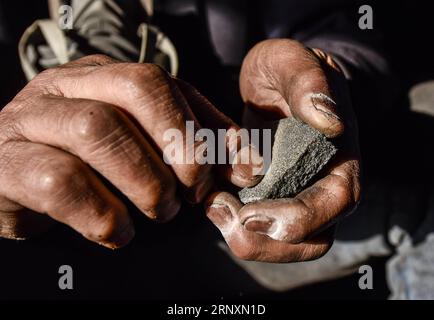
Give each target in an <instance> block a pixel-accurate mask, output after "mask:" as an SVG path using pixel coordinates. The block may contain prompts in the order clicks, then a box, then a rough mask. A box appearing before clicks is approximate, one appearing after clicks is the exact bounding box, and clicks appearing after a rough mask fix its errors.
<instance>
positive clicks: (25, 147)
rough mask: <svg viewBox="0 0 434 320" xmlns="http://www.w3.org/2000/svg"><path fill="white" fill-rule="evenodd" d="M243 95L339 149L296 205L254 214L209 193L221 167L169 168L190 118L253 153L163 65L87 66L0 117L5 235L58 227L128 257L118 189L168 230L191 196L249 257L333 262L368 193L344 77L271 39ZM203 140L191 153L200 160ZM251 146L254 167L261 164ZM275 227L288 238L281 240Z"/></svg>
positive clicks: (240, 172) (47, 75)
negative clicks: (329, 258) (171, 151)
mask: <svg viewBox="0 0 434 320" xmlns="http://www.w3.org/2000/svg"><path fill="white" fill-rule="evenodd" d="M240 88H241V95H242V97H243V99H244V101H245V103H246V106H247V107H248V108H249V110H254V112H255V113H260V114H261V117H263V118H270V119H273V118H274V119H277V118H282V117H296V118H298V119H300V120H302V121H304V122H306V123H307V124H309V125H311V126H312V127H314V128H316V129H318V130H320V131H321V132H323V133H324V134H326V135H327V136H328V137H330V138H338V139H339V143H340V144H341V149H340V151H339V154H338V156H336V157H335V158H334V161H333V163H332V164H331V165H330V166H329V167H328V168H327V170H325V174H324V176H323V177H322V178H321V179H320V180H319V181H317V182H316V183H315V184H313V185H312V186H310V187H309V188H308V189H306V190H304V191H303V192H301V193H300V194H299V195H297V196H296V197H295V198H293V199H282V200H274V201H273V200H267V201H261V202H257V203H252V204H248V205H246V206H244V207H243V206H242V204H241V203H240V202H239V200H238V199H237V198H236V197H235V196H234V195H231V194H230V193H228V192H223V191H222V192H215V193H213V194H212V195H210V196H209V193H210V191H211V190H212V189H213V188H215V187H214V179H213V172H212V166H211V165H209V164H204V165H200V164H198V163H193V164H174V165H171V166H168V165H166V164H165V163H164V161H163V159H162V153H163V150H164V148H165V147H166V146H167V144H168V143H169V142H167V141H165V139H163V135H164V132H165V131H166V130H168V129H173V128H176V129H179V130H180V131H181V132H182V133H183V139H184V140H185V139H186V137H185V135H186V134H187V132H186V122H187V121H193V122H194V126H195V129H196V130H197V129H199V128H201V127H204V128H210V129H214V130H216V129H235V130H228V131H227V132H228V136H227V137H226V140H227V141H228V143H227V144H226V147H227V149H228V153H229V154H232V155H235V159H236V158H237V154H239V153H241V152H244V151H245V150H240V149H239V146H238V145H237V144H236V143H235V144H234V143H230V141H232V140H233V139H232V138H233V137H231V136H229V135H230V134H233V133H234V132H236V131H237V130H239V127H238V126H237V125H236V124H235V123H234V122H233V121H231V120H230V119H229V118H227V117H226V116H224V115H223V114H222V113H221V112H219V111H218V110H217V109H216V108H214V107H213V106H212V105H211V104H210V103H209V102H208V101H207V100H206V99H205V98H204V97H203V96H201V95H200V94H199V93H198V92H197V91H196V90H195V89H194V88H192V87H191V86H190V85H188V84H186V83H184V82H182V81H180V80H178V79H173V78H171V77H170V76H169V75H168V74H167V73H165V72H164V71H163V70H162V69H160V68H159V67H156V66H155V65H150V64H130V63H119V62H117V61H114V60H112V59H110V58H108V57H105V56H89V57H86V58H83V59H80V60H77V61H75V62H72V63H68V64H66V65H63V66H60V67H58V68H55V69H51V70H47V71H45V72H43V73H41V74H40V75H38V76H37V77H36V78H35V79H34V80H33V81H31V82H30V83H29V84H28V85H27V86H26V87H25V88H24V89H23V90H22V91H21V92H19V94H18V95H17V96H16V97H15V98H14V99H13V100H12V101H11V102H10V103H9V104H8V105H7V106H6V107H5V108H4V109H3V110H2V112H1V113H0V124H1V126H0V236H1V237H5V238H12V239H19V238H26V237H28V236H31V235H32V234H35V233H39V232H41V231H42V230H43V229H44V228H46V227H48V226H49V225H50V224H51V223H52V221H53V220H56V221H59V222H61V223H64V224H67V225H69V226H70V227H72V228H73V229H75V230H76V231H78V232H79V233H81V234H82V235H83V236H84V237H86V238H87V239H89V240H91V241H94V242H97V243H99V244H102V245H104V246H106V247H109V248H118V247H122V246H124V245H126V244H127V243H128V242H129V241H130V240H131V239H132V238H133V237H134V226H133V224H132V221H131V218H130V216H129V214H128V212H127V210H126V208H125V206H124V204H123V203H122V202H121V201H120V200H119V198H117V197H116V196H115V195H114V194H113V193H112V192H111V191H110V188H109V186H108V184H112V185H113V186H115V187H116V188H117V189H118V190H120V191H121V192H122V193H123V194H124V195H125V196H126V197H128V198H129V200H130V201H131V202H132V203H134V204H135V205H136V206H137V208H139V209H140V210H141V211H142V212H143V213H144V214H145V215H146V216H148V217H149V218H151V219H153V220H157V221H167V220H170V219H171V218H172V217H174V216H175V215H176V213H177V212H178V211H179V208H180V203H181V201H182V200H181V198H182V197H183V198H185V199H187V200H188V201H190V202H192V203H200V202H204V203H205V207H206V211H207V215H208V217H209V218H210V219H211V221H212V222H213V223H214V224H215V225H216V226H217V227H218V228H219V229H220V230H221V232H222V234H223V236H224V238H225V240H226V242H227V243H228V245H229V246H230V248H231V249H232V251H233V252H234V254H235V255H237V256H238V257H241V258H243V259H249V260H258V261H270V262H289V261H300V260H308V259H314V258H317V257H319V256H321V255H323V254H324V253H325V252H327V250H328V249H329V248H330V246H331V243H332V236H333V232H332V229H333V228H332V225H333V223H334V222H335V221H336V219H337V218H338V217H340V216H342V215H344V214H345V213H346V212H349V211H350V210H351V209H352V208H353V207H354V206H355V204H356V203H357V201H358V199H359V197H360V185H359V157H358V147H357V134H356V128H355V123H354V117H353V115H352V113H351V107H350V103H349V98H348V93H347V90H346V87H345V81H344V80H343V77H342V75H341V74H340V72H339V70H338V67H337V66H336V65H335V64H334V63H333V61H332V59H331V58H330V57H328V56H327V55H325V54H324V53H322V52H321V51H319V50H309V49H307V48H305V47H303V46H302V45H301V44H299V43H297V42H294V41H290V40H269V41H264V42H262V43H260V44H258V45H257V46H256V47H255V48H253V49H252V50H251V52H250V53H249V54H248V55H247V57H246V58H245V61H244V64H243V68H242V72H241V78H240ZM318 94H320V95H318ZM327 97H329V98H330V99H329V98H327ZM333 101H335V102H336V104H335V103H333ZM344 128H345V130H344ZM201 143H205V142H197V143H196V146H195V148H194V150H203V148H200V144H201ZM182 147H183V146H180V148H182ZM249 148H250V151H251V153H250V154H251V156H252V157H253V158H255V159H257V158H259V157H260V156H259V154H258V153H257V151H256V150H255V149H254V148H253V147H249ZM194 156H199V157H200V156H201V155H200V154H199V155H194ZM253 163H256V164H257V163H258V161H254V162H253ZM253 166H254V165H244V164H238V165H237V164H235V165H233V166H231V165H227V166H221V165H219V166H218V168H217V169H218V170H219V172H221V173H222V176H224V177H226V178H227V179H228V180H229V181H230V182H231V183H232V184H235V185H236V186H238V187H245V186H252V185H254V184H256V183H257V182H258V181H259V180H260V178H261V177H258V176H256V175H254V172H255V170H254V169H255V168H253ZM256 169H257V168H256ZM47 216H48V217H51V218H48V217H47ZM276 228H280V230H282V232H279V234H280V235H281V236H280V238H278V239H273V238H272V234H273V233H274V231H275V230H276Z"/></svg>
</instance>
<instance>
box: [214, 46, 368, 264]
mask: <svg viewBox="0 0 434 320" xmlns="http://www.w3.org/2000/svg"><path fill="white" fill-rule="evenodd" d="M240 90H241V95H242V97H243V100H244V102H245V104H246V106H247V108H246V114H245V117H244V119H245V120H246V122H247V123H245V125H246V126H252V124H253V125H254V124H255V121H256V124H258V121H265V120H271V119H280V118H285V117H295V118H297V119H299V120H301V121H303V122H305V123H307V124H308V125H310V126H311V127H313V128H315V129H317V130H319V131H321V132H322V133H324V134H325V135H326V136H327V137H329V138H333V139H336V143H337V144H338V146H339V151H338V153H337V155H336V156H335V157H334V158H333V160H332V161H331V163H330V164H329V165H328V166H327V167H326V168H325V169H324V170H323V171H322V173H323V174H322V176H321V177H320V179H319V180H318V181H316V182H315V183H314V184H313V185H311V186H310V187H308V188H307V189H305V190H304V191H302V192H301V193H299V194H298V195H297V196H296V197H294V198H287V199H278V200H264V201H258V202H253V203H250V204H247V205H245V206H243V205H242V203H241V202H240V201H239V199H238V198H237V197H235V196H234V195H232V194H230V193H228V192H216V193H214V194H212V195H211V196H210V197H209V198H208V200H207V203H206V210H207V216H208V217H209V218H210V219H211V221H212V222H213V223H214V224H215V225H216V226H217V227H218V228H219V229H220V231H221V232H222V234H223V236H224V238H225V240H226V242H227V243H228V245H229V247H230V249H231V250H232V252H233V253H234V254H235V255H236V256H237V257H239V258H241V259H245V260H256V261H266V262H294V261H305V260H312V259H316V258H319V257H321V256H322V255H324V254H325V253H326V252H327V251H328V250H329V249H330V247H331V245H332V242H333V234H334V227H333V225H334V224H335V223H336V221H337V220H338V219H339V218H340V217H343V216H345V214H348V213H349V212H351V211H352V210H353V209H354V208H355V206H356V204H357V203H358V201H359V199H360V156H359V147H358V137H357V125H356V120H355V117H354V114H353V111H352V107H351V101H350V97H349V92H348V89H347V86H346V80H345V78H344V76H343V74H342V72H341V71H340V69H339V67H338V66H337V65H336V63H335V62H334V61H333V59H332V58H331V57H330V56H329V55H327V54H326V53H324V52H322V51H320V50H318V49H308V48H306V47H305V46H303V45H302V44H300V43H299V42H296V41H292V40H284V39H277V40H266V41H263V42H261V43H259V44H258V45H256V46H255V47H254V48H253V49H252V50H251V51H250V52H249V54H248V55H247V56H246V58H245V60H244V63H243V67H242V70H241V77H240ZM258 115H260V118H259V117H258ZM276 230H280V232H277V233H276V232H275V231H276ZM275 234H278V235H279V236H277V237H276V236H275Z"/></svg>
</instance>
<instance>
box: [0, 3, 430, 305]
mask: <svg viewBox="0 0 434 320" xmlns="http://www.w3.org/2000/svg"><path fill="white" fill-rule="evenodd" d="M371 2H372V3H373V7H374V14H375V16H374V24H375V28H381V29H382V30H383V31H384V44H385V47H386V49H387V52H388V55H389V59H390V61H391V63H392V66H393V69H394V72H395V80H396V83H397V86H398V87H399V90H400V93H401V94H400V98H399V99H398V100H393V102H391V105H390V106H388V108H386V110H387V112H385V111H384V110H383V109H380V108H378V109H376V108H371V109H368V110H358V113H359V122H360V123H359V125H360V131H361V144H362V152H363V159H364V163H365V170H366V183H369V181H370V180H371V181H373V180H378V179H380V180H381V179H382V180H386V181H387V182H388V183H390V184H393V183H394V182H395V181H399V183H403V181H404V182H405V181H408V182H409V183H416V184H418V185H420V184H421V183H424V182H425V180H429V179H431V178H432V173H430V172H431V171H428V172H427V171H426V169H424V168H426V167H430V159H432V158H430V157H427V156H426V154H424V155H422V154H421V150H423V151H426V149H427V148H426V146H427V145H428V146H432V141H433V140H430V137H432V131H434V126H433V122H432V121H431V119H429V118H427V117H424V116H415V115H410V114H409V111H408V101H407V98H406V97H407V91H408V89H409V88H410V87H411V86H412V85H414V84H416V83H419V82H422V81H424V80H427V79H433V78H434V59H433V53H432V47H433V46H432V43H433V41H434V26H433V21H432V11H431V10H430V8H429V1H419V0H416V1H415V0H413V1H393V2H390V1H383V3H379V2H380V1H377V2H378V3H377V2H375V3H374V2H373V1H371ZM368 3H369V2H368ZM46 12H47V11H46V5H45V1H42V0H33V1H26V9H25V10H23V7H22V5H21V4H20V3H19V2H18V1H15V2H11V1H5V0H1V1H0V20H2V21H5V22H6V23H3V24H2V25H1V29H0V39H1V43H0V52H1V60H0V64H1V65H0V66H1V68H0V70H1V73H0V82H1V85H0V106H3V105H5V104H6V103H7V102H8V101H10V100H11V99H12V97H13V96H14V95H15V94H16V93H17V92H18V91H19V90H20V88H22V87H23V86H24V85H25V80H24V76H23V74H22V72H21V67H20V64H19V60H18V55H17V39H18V38H19V36H20V35H21V34H22V32H23V31H24V29H25V28H26V27H27V26H28V25H30V24H31V23H32V22H33V21H34V19H35V16H38V17H44V16H46ZM168 21H170V22H168ZM356 21H357V20H356ZM161 22H163V24H164V25H165V26H166V30H165V31H166V33H168V34H169V35H171V34H174V33H176V29H177V28H176V26H177V23H182V25H183V26H184V27H185V28H187V29H188V28H190V29H191V30H197V28H200V21H197V20H195V19H191V18H182V19H181V18H173V17H162V18H161ZM172 38H175V39H176V38H177V37H176V34H175V35H172ZM192 45H196V46H197V44H195V43H189V42H188V40H187V41H183V42H182V43H180V44H179V46H181V49H179V51H180V52H183V51H182V46H185V47H190V46H192ZM208 45H209V44H207V43H201V44H200V45H199V47H200V49H201V50H200V53H201V57H202V58H201V59H203V61H205V60H206V61H207V64H206V66H207V68H208V69H207V70H208V72H212V73H213V74H215V75H216V76H215V77H208V78H207V79H208V80H206V81H205V80H204V81H200V79H198V78H195V76H194V74H196V71H199V70H200V69H204V68H203V65H202V64H201V63H199V64H198V63H197V61H198V60H197V59H196V57H194V56H190V57H184V58H185V60H186V63H185V64H184V66H185V65H186V66H187V67H185V69H189V70H190V74H185V78H187V80H189V81H191V82H192V83H193V84H194V85H196V86H198V87H199V89H200V90H201V91H202V92H204V94H205V95H207V96H209V97H210V98H211V100H212V101H213V102H216V104H217V105H219V104H226V103H228V101H227V100H225V99H232V100H230V103H231V104H232V105H233V104H236V103H237V98H224V99H223V98H222V97H221V95H219V94H217V93H216V92H215V90H214V89H215V88H219V90H220V89H221V88H222V86H223V87H224V88H225V90H226V91H227V92H231V94H228V97H236V90H237V89H236V77H234V76H233V74H234V71H235V72H236V70H227V69H220V68H218V67H216V66H215V69H213V68H214V62H213V61H214V60H213V59H214V57H213V56H212V54H211V53H209V52H210V50H209V47H208ZM208 55H209V56H208ZM204 57H206V58H204ZM207 59H209V60H207ZM199 61H201V60H199ZM238 103H239V101H238ZM238 110H240V109H234V110H232V112H233V114H232V116H233V117H234V118H236V117H237V115H238V114H237V113H238ZM229 113H230V112H229ZM367 114H368V115H367ZM372 115H374V117H373V118H374V120H372V118H371V121H367V120H366V118H369V116H372ZM403 128H404V129H403ZM403 143H405V144H407V145H410V146H411V148H410V149H409V150H408V152H406V153H404V154H403V153H402V144H403ZM391 160H392V161H391ZM421 162H422V165H421ZM408 168H411V170H408ZM131 211H132V212H134V211H135V209H134V208H131ZM134 215H135V219H136V234H137V236H136V238H135V239H134V241H133V242H132V243H131V244H130V245H129V246H128V247H126V248H125V249H122V250H119V251H116V252H111V251H108V250H107V249H104V248H101V247H98V246H95V245H94V244H91V243H89V242H87V241H86V240H84V239H82V238H80V237H79V236H78V235H77V234H75V233H74V232H73V231H71V230H69V229H68V228H66V227H63V226H58V227H56V228H54V229H53V230H51V231H50V232H49V233H48V234H45V235H43V236H40V237H38V238H35V239H32V240H30V241H26V242H12V241H8V240H0V299H23V298H24V299H45V298H50V299H69V298H98V299H103V298H143V299H180V298H197V299H202V298H216V299H220V298H222V297H224V298H246V297H257V298H276V299H287V298H296V299H312V298H323V299H334V298H340V299H352V298H361V299H384V298H386V297H387V296H388V289H387V285H386V282H385V279H384V262H385V261H386V258H384V259H377V260H375V261H372V263H371V265H372V266H373V267H374V274H375V289H374V290H371V291H361V290H360V289H359V288H358V285H357V284H358V279H359V275H357V274H356V275H353V276H349V277H346V278H344V279H341V280H337V281H332V282H327V283H324V284H317V285H314V286H309V287H306V288H302V289H297V290H293V291H291V292H287V293H273V292H269V291H267V290H265V289H264V288H262V287H260V286H258V285H256V284H255V283H254V282H253V281H252V280H251V279H250V278H249V276H248V275H247V274H246V273H245V272H244V271H243V270H241V269H240V268H239V267H238V266H236V265H235V264H234V263H233V262H232V261H231V259H230V258H229V257H228V256H227V255H226V254H225V253H224V252H223V251H221V250H220V249H218V248H217V246H216V241H217V240H219V239H221V238H220V235H219V234H218V231H217V230H216V229H215V228H214V227H213V226H212V225H211V223H210V222H208V221H207V220H206V218H205V217H204V214H203V210H201V208H200V207H196V208H193V207H189V206H187V205H186V206H185V208H184V210H183V211H182V213H181V214H180V215H179V216H178V217H177V218H176V219H175V221H173V222H171V223H170V224H167V225H155V224H153V223H151V222H147V221H145V219H143V218H142V217H141V216H140V215H139V214H138V213H134ZM62 264H69V265H71V266H72V267H73V269H74V272H75V273H74V275H75V281H74V282H75V284H76V287H75V288H74V290H73V291H60V290H59V289H58V286H57V281H58V277H59V275H58V273H57V270H58V268H59V266H60V265H62Z"/></svg>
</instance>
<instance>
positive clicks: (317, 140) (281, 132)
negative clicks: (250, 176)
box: [238, 118, 337, 203]
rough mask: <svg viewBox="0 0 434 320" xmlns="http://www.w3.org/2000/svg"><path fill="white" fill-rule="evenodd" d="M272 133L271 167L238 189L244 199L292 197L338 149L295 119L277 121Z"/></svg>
mask: <svg viewBox="0 0 434 320" xmlns="http://www.w3.org/2000/svg"><path fill="white" fill-rule="evenodd" d="M272 136H273V137H274V142H273V147H272V155H271V159H272V160H271V164H270V168H269V169H268V171H267V172H266V174H265V176H264V178H263V179H262V181H261V182H260V183H259V184H257V185H256V186H254V187H252V188H244V189H243V190H241V191H240V192H239V194H238V195H239V197H240V199H241V201H242V202H243V203H249V202H252V201H258V200H262V199H279V198H288V197H293V196H294V195H296V194H297V193H299V192H300V191H302V190H303V188H305V187H306V186H307V185H308V183H309V182H310V181H311V179H312V178H313V177H314V176H315V175H316V174H317V173H318V172H319V171H320V170H321V169H322V168H323V167H324V165H326V164H327V163H328V162H329V160H330V159H331V158H332V157H333V155H334V154H335V153H336V151H337V149H336V147H335V146H334V145H333V144H332V143H331V142H330V141H329V140H327V138H326V137H325V136H324V135H323V134H322V133H320V132H319V131H317V130H315V129H313V128H311V127H309V126H308V125H306V124H304V123H302V122H300V121H298V120H295V119H290V118H287V119H283V120H280V121H278V123H276V124H275V128H274V129H273V135H272Z"/></svg>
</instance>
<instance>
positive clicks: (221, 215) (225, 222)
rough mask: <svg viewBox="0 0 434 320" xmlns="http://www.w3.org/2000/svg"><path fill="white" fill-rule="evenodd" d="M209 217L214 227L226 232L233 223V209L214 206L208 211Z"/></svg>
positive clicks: (218, 205)
mask: <svg viewBox="0 0 434 320" xmlns="http://www.w3.org/2000/svg"><path fill="white" fill-rule="evenodd" d="M206 215H207V217H208V218H209V219H210V220H211V221H212V223H214V225H215V226H216V227H217V228H219V229H220V231H224V229H225V228H226V227H228V226H229V225H230V224H231V223H232V218H233V216H232V212H231V209H230V208H229V207H227V206H225V205H221V204H213V205H211V206H210V207H209V208H208V209H207V210H206Z"/></svg>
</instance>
